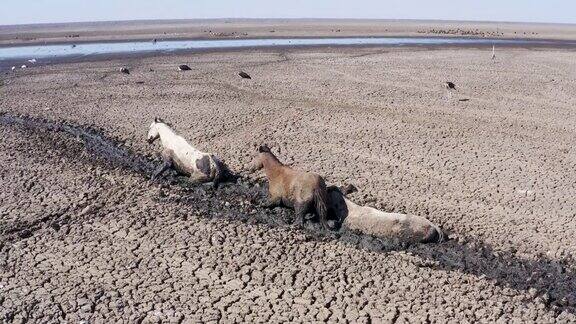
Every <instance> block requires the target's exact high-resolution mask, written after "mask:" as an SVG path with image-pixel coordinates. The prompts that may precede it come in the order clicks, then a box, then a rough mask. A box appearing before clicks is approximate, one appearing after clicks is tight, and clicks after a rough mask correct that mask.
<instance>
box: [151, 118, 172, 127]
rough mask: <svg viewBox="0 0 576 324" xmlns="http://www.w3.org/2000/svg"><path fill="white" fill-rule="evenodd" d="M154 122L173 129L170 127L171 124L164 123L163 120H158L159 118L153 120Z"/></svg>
mask: <svg viewBox="0 0 576 324" xmlns="http://www.w3.org/2000/svg"><path fill="white" fill-rule="evenodd" d="M154 122H155V123H162V124H164V125H166V126H168V127H170V128H174V127H173V126H172V123H169V122H166V121H164V120H163V119H162V118H160V117H156V118H154Z"/></svg>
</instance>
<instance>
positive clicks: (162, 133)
mask: <svg viewBox="0 0 576 324" xmlns="http://www.w3.org/2000/svg"><path fill="white" fill-rule="evenodd" d="M158 138H159V139H160V141H161V142H162V147H163V148H164V149H163V150H162V160H163V161H164V163H163V164H162V165H161V166H160V167H159V168H158V170H156V172H155V173H154V175H153V176H152V181H154V180H156V179H157V178H158V177H159V176H160V175H161V174H162V173H164V171H166V170H168V169H169V168H175V169H176V171H178V172H180V173H183V174H186V175H188V176H190V179H191V180H192V182H194V183H204V182H212V183H213V185H214V187H218V184H219V183H220V182H221V181H222V180H223V179H224V178H225V176H226V175H227V174H228V169H227V168H226V166H225V165H224V163H222V162H221V161H220V160H219V159H218V158H217V157H216V156H214V155H213V154H210V153H204V152H201V151H199V150H197V149H195V148H194V147H193V146H192V145H190V144H189V143H188V141H186V139H184V138H183V137H182V136H179V135H177V134H176V133H175V132H174V131H173V130H172V128H170V126H168V124H166V123H165V122H164V121H162V120H161V119H160V118H155V119H154V122H153V123H152V124H151V125H150V129H149V130H148V143H150V144H152V143H153V142H154V141H155V140H156V139H158Z"/></svg>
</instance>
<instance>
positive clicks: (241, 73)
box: [238, 71, 252, 79]
mask: <svg viewBox="0 0 576 324" xmlns="http://www.w3.org/2000/svg"><path fill="white" fill-rule="evenodd" d="M238 75H239V76H241V77H242V79H252V78H251V77H250V76H249V75H248V73H246V72H244V71H240V73H238Z"/></svg>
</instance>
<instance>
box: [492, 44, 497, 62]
mask: <svg viewBox="0 0 576 324" xmlns="http://www.w3.org/2000/svg"><path fill="white" fill-rule="evenodd" d="M492 59H493V60H494V59H496V46H494V45H492Z"/></svg>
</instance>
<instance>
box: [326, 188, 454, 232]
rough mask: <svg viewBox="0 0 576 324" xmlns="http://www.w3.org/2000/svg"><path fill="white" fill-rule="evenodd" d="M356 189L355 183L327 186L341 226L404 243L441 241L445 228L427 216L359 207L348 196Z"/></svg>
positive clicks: (331, 206) (331, 205)
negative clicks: (441, 227) (341, 186)
mask: <svg viewBox="0 0 576 324" xmlns="http://www.w3.org/2000/svg"><path fill="white" fill-rule="evenodd" d="M353 191H356V188H355V187H354V186H351V185H349V186H347V187H344V188H337V187H335V186H331V187H329V188H328V194H329V196H330V209H331V210H332V212H334V213H335V215H336V217H338V218H339V220H340V224H342V228H344V229H347V230H353V231H358V232H361V233H363V234H368V235H373V236H376V237H380V238H385V239H398V240H400V241H402V242H405V243H433V242H442V241H443V240H444V234H443V232H442V230H440V228H439V227H438V226H436V225H434V224H433V223H432V222H430V221H429V220H427V219H426V218H424V217H420V216H415V215H406V214H399V213H386V212H383V211H381V210H378V209H375V208H371V207H365V206H359V205H357V204H355V203H353V202H352V201H350V200H348V199H347V198H346V197H345V195H346V194H348V193H350V192H353Z"/></svg>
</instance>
